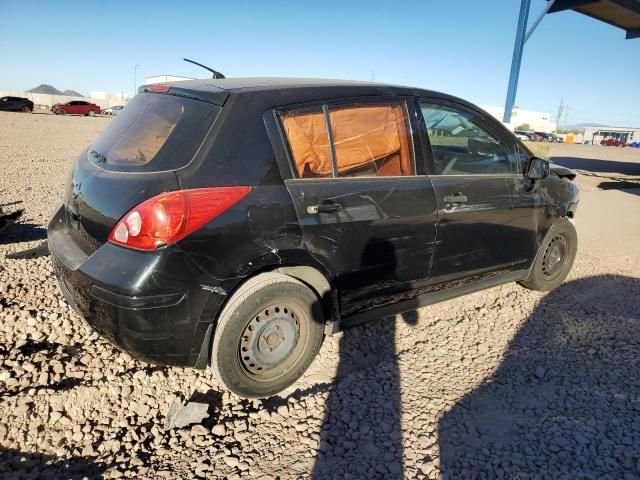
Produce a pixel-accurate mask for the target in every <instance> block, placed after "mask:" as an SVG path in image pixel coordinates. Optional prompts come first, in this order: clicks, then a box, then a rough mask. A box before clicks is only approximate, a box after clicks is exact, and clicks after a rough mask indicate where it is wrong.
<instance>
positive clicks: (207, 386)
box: [0, 113, 640, 479]
mask: <svg viewBox="0 0 640 480" xmlns="http://www.w3.org/2000/svg"><path fill="white" fill-rule="evenodd" d="M109 121H110V120H109V119H106V118H84V117H68V116H66V117H56V116H51V115H36V114H33V115H22V114H10V113H0V164H1V165H2V168H3V172H4V175H3V176H1V177H0V204H7V203H10V202H14V201H16V200H23V201H24V204H23V206H24V208H25V209H26V213H25V224H24V225H19V226H14V227H13V228H12V229H11V230H9V231H7V232H6V234H5V235H4V236H3V237H2V238H0V478H20V479H27V478H83V477H87V478H211V479H217V478H220V479H222V478H261V479H276V478H280V479H289V478H292V479H296V478H318V479H320V478H323V479H324V478H327V479H329V478H340V479H343V478H345V479H346V478H366V479H372V478H412V479H413V478H448V479H458V478H469V479H473V478H478V479H479V478H512V479H515V478H518V479H537V478H568V479H569V478H594V479H595V478H597V479H605V478H611V479H619V478H624V479H633V478H640V373H639V372H640V356H639V355H638V347H639V345H640V267H639V266H638V265H629V264H627V263H625V262H623V261H622V260H620V257H619V256H618V255H616V254H615V252H613V251H612V252H611V254H610V255H609V256H603V255H598V256H595V255H590V254H589V249H588V245H586V246H585V245H582V246H581V248H580V252H579V255H578V258H577V261H576V264H575V266H574V269H573V271H572V273H571V275H570V278H569V279H568V281H567V283H566V284H565V285H564V286H562V287H561V288H559V289H557V290H556V291H554V292H552V293H550V294H542V293H537V292H531V291H528V290H525V289H524V288H522V287H519V286H517V285H515V284H513V285H505V286H501V287H497V288H493V289H491V290H488V291H485V292H479V293H475V294H473V295H469V296H466V297H463V298H460V299H456V300H452V301H448V302H445V303H441V304H438V305H434V306H431V307H427V308H423V309H421V310H419V311H417V312H411V313H408V314H404V315H401V316H398V317H397V318H395V319H394V318H387V319H381V320H380V321H377V322H373V323H370V324H368V325H365V326H362V327H356V328H353V329H350V330H348V331H346V332H345V333H344V334H341V335H339V336H334V337H330V338H328V339H327V340H326V341H325V343H324V345H323V347H322V350H321V352H320V355H319V357H318V358H317V360H316V361H315V363H314V364H313V365H312V367H311V368H310V369H309V371H308V372H307V373H306V375H305V377H304V378H303V379H302V380H301V381H299V382H298V383H297V384H296V385H294V386H293V387H292V388H291V389H290V390H289V391H288V392H285V393H284V394H282V395H280V396H276V397H273V398H270V399H268V400H264V401H246V400H241V399H239V398H237V397H235V396H233V395H231V394H229V393H227V392H225V391H223V390H222V389H221V388H220V387H219V386H218V385H217V384H216V383H215V381H214V380H213V378H212V376H211V375H210V373H209V372H207V371H195V370H187V369H179V368H166V367H155V366H149V365H146V364H143V363H140V362H137V361H134V360H133V359H131V358H130V357H129V356H128V355H127V354H125V353H121V352H119V351H118V350H116V349H115V348H113V347H111V345H110V344H109V343H107V342H106V341H104V340H102V339H101V338H100V337H99V336H97V335H96V334H94V333H92V332H91V330H90V329H89V328H88V327H86V326H85V324H84V323H83V320H82V319H81V318H80V317H79V316H77V315H76V314H75V313H73V312H72V311H71V309H70V308H69V307H68V306H67V305H66V304H65V302H64V300H63V298H62V296H61V294H60V293H59V292H58V288H57V285H56V282H55V279H54V277H53V274H52V269H51V262H50V260H49V258H46V257H45V258H39V259H32V260H8V259H5V258H4V257H5V255H6V254H7V253H10V252H13V251H17V250H22V249H25V248H28V247H31V246H34V245H36V244H37V243H38V241H39V240H41V239H42V238H44V235H45V231H44V227H45V226H46V223H47V220H48V218H49V216H50V215H51V213H52V211H53V208H54V206H55V205H56V204H57V202H58V201H59V198H60V196H61V192H62V188H63V184H64V182H65V179H66V176H67V172H68V170H69V167H70V165H71V162H72V160H73V159H74V156H75V155H76V154H77V153H78V152H79V151H80V150H81V148H82V147H83V146H84V145H86V144H88V143H89V142H91V141H92V139H93V138H95V136H96V135H97V134H98V133H99V132H100V131H101V130H102V129H104V127H105V126H106V125H107V123H108V122H109ZM9 208H11V207H9ZM580 215H583V216H584V217H588V212H579V215H578V222H580V221H582V220H581V216H580ZM614 240H615V239H612V241H614ZM175 399H182V400H189V399H191V400H193V401H199V402H206V403H208V404H209V410H208V417H207V418H206V419H205V420H204V421H203V422H202V423H201V424H197V425H194V426H189V427H185V428H182V429H177V428H176V429H172V430H169V431H165V430H164V428H163V426H164V420H165V415H166V413H167V411H168V409H169V406H170V405H171V403H172V402H173V401H174V400H175Z"/></svg>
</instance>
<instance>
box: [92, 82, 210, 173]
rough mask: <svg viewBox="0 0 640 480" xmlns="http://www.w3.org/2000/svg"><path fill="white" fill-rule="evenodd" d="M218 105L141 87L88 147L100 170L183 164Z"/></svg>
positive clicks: (153, 169)
mask: <svg viewBox="0 0 640 480" xmlns="http://www.w3.org/2000/svg"><path fill="white" fill-rule="evenodd" d="M220 110H221V108H220V107H218V106H216V105H211V104H210V103H206V102H201V101H199V100H192V99H189V98H183V97H176V96H173V95H162V94H157V93H141V94H138V95H137V96H136V97H134V99H133V100H132V101H131V102H130V103H129V104H128V105H127V106H126V107H125V108H123V109H122V111H121V112H120V113H118V116H117V117H115V118H114V119H113V120H112V121H111V123H110V124H109V126H108V127H107V128H106V129H105V131H104V132H103V133H102V135H100V136H99V137H98V139H97V140H96V142H95V143H94V144H93V145H92V146H91V147H90V148H89V151H88V156H89V160H90V161H91V162H92V163H95V164H97V165H99V166H100V167H101V168H104V169H106V170H116V171H127V172H130V171H131V172H136V171H138V172H158V171H165V170H175V169H177V168H181V167H184V166H185V165H187V164H188V163H189V162H190V161H191V159H192V158H193V156H194V155H195V153H196V152H197V151H198V148H199V147H200V144H201V143H202V141H203V140H204V137H205V136H206V134H207V132H208V131H209V129H210V128H211V125H212V124H213V122H214V121H215V119H216V117H217V116H218V114H219V113H220Z"/></svg>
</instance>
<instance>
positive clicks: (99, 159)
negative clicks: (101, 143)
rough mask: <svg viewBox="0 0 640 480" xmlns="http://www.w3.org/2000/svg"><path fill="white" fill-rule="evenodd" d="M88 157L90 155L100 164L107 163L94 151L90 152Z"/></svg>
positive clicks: (101, 155) (105, 159) (102, 156)
mask: <svg viewBox="0 0 640 480" xmlns="http://www.w3.org/2000/svg"><path fill="white" fill-rule="evenodd" d="M89 155H91V156H92V157H93V158H95V159H96V160H97V161H98V162H102V163H106V162H107V157H106V156H105V155H103V154H101V153H98V152H96V151H95V150H91V151H90V152H89Z"/></svg>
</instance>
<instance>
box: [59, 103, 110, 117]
mask: <svg viewBox="0 0 640 480" xmlns="http://www.w3.org/2000/svg"><path fill="white" fill-rule="evenodd" d="M51 111H52V112H53V113H55V114H56V115H65V114H69V115H89V116H90V117H95V116H96V115H97V114H98V113H101V112H102V110H100V106H99V105H96V104H95V103H89V102H84V101H82V100H73V101H71V102H67V103H56V104H55V105H54V106H53V107H51Z"/></svg>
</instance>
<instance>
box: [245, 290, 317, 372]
mask: <svg viewBox="0 0 640 480" xmlns="http://www.w3.org/2000/svg"><path fill="white" fill-rule="evenodd" d="M305 318H306V314H305V313H303V310H302V309H301V308H299V307H298V306H297V305H294V304H292V303H291V302H276V303H273V304H270V305H268V306H266V307H264V308H261V309H260V311H258V312H256V313H255V314H254V315H253V317H251V319H249V321H248V322H247V325H246V326H245V328H244V330H243V331H242V334H241V336H240V340H239V342H238V350H237V351H238V362H239V364H240V367H241V369H242V371H243V372H244V374H245V375H247V376H248V377H249V378H251V379H253V380H255V381H258V382H269V381H273V380H276V379H278V378H280V377H282V376H283V375H285V374H286V373H287V372H288V371H289V370H290V369H291V368H292V367H293V366H294V365H295V364H296V363H297V361H298V360H299V358H300V356H301V354H302V352H303V351H304V345H305V343H306V337H307V336H308V329H307V328H306V324H305Z"/></svg>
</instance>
